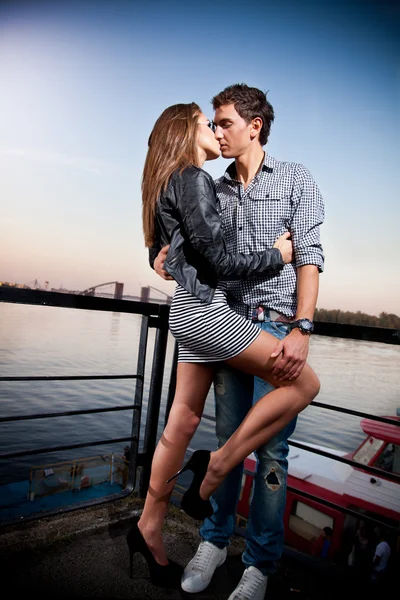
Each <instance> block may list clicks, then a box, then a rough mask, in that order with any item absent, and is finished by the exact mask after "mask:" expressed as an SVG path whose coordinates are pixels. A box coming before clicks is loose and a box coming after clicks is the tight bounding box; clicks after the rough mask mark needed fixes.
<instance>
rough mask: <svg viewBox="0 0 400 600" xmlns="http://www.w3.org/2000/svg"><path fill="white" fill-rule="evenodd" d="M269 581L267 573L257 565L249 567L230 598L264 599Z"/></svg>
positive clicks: (239, 599)
mask: <svg viewBox="0 0 400 600" xmlns="http://www.w3.org/2000/svg"><path fill="white" fill-rule="evenodd" d="M267 581H268V577H267V575H263V574H262V573H261V571H259V570H258V569H257V568H256V567H247V569H245V570H244V573H243V575H242V579H241V580H240V581H239V583H238V585H237V587H236V589H235V590H234V591H233V592H232V594H231V595H230V596H229V598H228V600H264V596H265V590H266V589H267Z"/></svg>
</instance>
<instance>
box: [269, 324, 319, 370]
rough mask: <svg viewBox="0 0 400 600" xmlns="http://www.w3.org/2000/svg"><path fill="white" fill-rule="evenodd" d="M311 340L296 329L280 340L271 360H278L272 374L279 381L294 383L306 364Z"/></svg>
mask: <svg viewBox="0 0 400 600" xmlns="http://www.w3.org/2000/svg"><path fill="white" fill-rule="evenodd" d="M309 342H310V338H309V336H308V335H305V334H303V333H301V331H299V330H298V329H294V330H293V331H291V332H290V333H289V335H287V336H286V337H285V338H284V339H283V340H280V341H279V342H278V343H277V345H276V348H275V350H274V352H273V353H272V354H271V358H277V360H276V361H275V365H274V367H273V369H272V371H271V374H272V375H273V377H274V378H275V379H277V380H278V381H283V380H289V381H294V380H295V379H297V377H298V376H299V375H300V373H301V371H302V370H303V367H304V365H305V364H306V360H307V356H308V348H309Z"/></svg>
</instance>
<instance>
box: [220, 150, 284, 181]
mask: <svg viewBox="0 0 400 600" xmlns="http://www.w3.org/2000/svg"><path fill="white" fill-rule="evenodd" d="M275 162H276V161H275V159H274V158H272V156H269V154H267V153H265V155H264V161H263V165H262V167H261V171H264V172H265V173H272V172H273V170H274V166H275ZM235 177H236V167H235V162H232V163H231V164H230V165H229V167H228V168H227V169H226V171H225V173H224V179H225V181H227V182H233V181H236V179H235Z"/></svg>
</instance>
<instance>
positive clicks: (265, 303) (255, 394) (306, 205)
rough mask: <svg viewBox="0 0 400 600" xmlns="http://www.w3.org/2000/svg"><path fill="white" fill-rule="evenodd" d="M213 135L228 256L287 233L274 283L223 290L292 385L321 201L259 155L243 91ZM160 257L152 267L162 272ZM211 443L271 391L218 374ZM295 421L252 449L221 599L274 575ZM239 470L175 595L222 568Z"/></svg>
mask: <svg viewBox="0 0 400 600" xmlns="http://www.w3.org/2000/svg"><path fill="white" fill-rule="evenodd" d="M212 103H213V108H214V110H215V117H214V122H215V126H216V130H215V136H216V138H217V140H218V141H219V143H220V148H221V155H222V156H223V157H224V158H231V159H234V162H233V163H232V164H231V165H230V166H229V167H228V169H227V170H226V172H225V175H223V176H222V177H221V178H220V179H218V180H217V181H216V187H217V193H218V199H219V203H220V214H221V219H222V223H223V227H224V234H225V238H226V243H227V249H228V251H229V252H253V251H259V250H262V249H265V248H270V247H272V246H273V244H274V242H275V240H276V239H277V237H278V236H279V235H280V234H282V233H283V232H284V231H287V230H289V231H290V233H291V238H292V242H293V247H294V256H295V259H294V262H293V263H291V264H287V265H285V267H284V268H283V270H282V271H281V272H280V273H279V274H278V275H271V276H265V277H264V276H263V277H255V278H251V279H248V280H241V281H233V282H229V283H228V287H229V294H230V304H231V306H232V308H233V309H234V310H236V311H237V312H238V313H240V314H242V315H243V316H244V317H246V318H250V319H253V320H254V321H255V322H257V323H258V324H259V326H260V327H261V328H262V329H264V330H265V331H267V332H269V333H272V334H273V335H275V336H276V337H277V338H278V340H279V342H278V343H277V347H276V349H275V351H274V353H273V354H272V355H271V356H272V357H277V360H276V363H275V367H274V369H273V374H274V375H275V376H276V377H277V378H278V379H281V380H284V379H287V380H294V379H296V378H297V377H298V376H299V374H300V372H301V370H302V368H303V367H304V364H305V362H306V359H307V355H308V348H309V334H310V332H311V330H312V327H313V325H312V319H313V315H314V311H315V306H316V301H317V295H318V281H319V272H321V271H322V270H323V263H324V257H323V253H322V247H321V244H320V238H319V226H320V225H321V223H322V222H323V220H324V207H323V201H322V197H321V194H320V192H319V190H318V187H317V185H316V184H315V182H314V180H313V178H312V176H311V175H310V173H309V171H308V170H307V169H306V168H305V167H303V166H302V165H299V164H295V163H286V162H281V161H277V160H275V159H274V158H272V157H271V156H269V155H267V154H266V153H265V152H264V150H263V146H264V145H265V144H266V143H267V140H268V136H269V132H270V127H271V123H272V122H273V120H274V111H273V108H272V106H271V104H270V103H269V102H268V101H267V99H266V96H265V94H264V93H263V92H262V91H260V90H258V89H256V88H251V87H248V86H247V85H244V84H237V85H232V86H229V87H228V88H226V89H225V90H223V91H222V92H221V93H220V94H218V95H217V96H215V97H214V98H213V100H212ZM165 256H166V250H165V251H161V252H160V254H159V255H158V257H157V259H156V260H155V262H154V268H155V270H156V272H157V273H158V274H159V275H160V276H161V277H163V278H164V279H169V277H168V274H167V273H166V272H165V271H164V269H163V265H164V259H165ZM214 387H215V399H216V435H217V438H218V442H219V445H222V444H223V443H224V442H226V440H227V439H228V438H229V437H230V435H231V434H232V433H233V432H234V431H235V430H236V429H237V427H238V426H239V425H240V423H241V422H242V421H243V419H244V418H245V416H246V414H247V412H248V411H249V410H250V408H251V406H252V403H253V402H256V401H257V400H258V399H259V398H260V397H261V396H263V395H264V394H265V393H266V392H268V391H271V389H272V388H271V386H269V384H267V383H266V382H265V381H263V380H260V379H258V378H253V377H251V376H249V375H246V374H244V373H242V372H238V371H234V370H233V369H229V368H227V367H225V366H221V369H220V370H219V372H218V374H217V376H216V380H215V384H214ZM295 425H296V421H295V420H294V421H292V422H291V423H290V424H289V425H288V426H287V427H286V428H285V429H284V430H283V431H281V432H280V433H279V434H278V435H277V436H275V437H274V438H273V439H271V440H270V441H269V442H268V443H267V444H266V445H265V446H263V447H262V448H259V450H258V451H257V452H256V455H257V459H258V461H257V472H256V475H255V482H254V492H253V497H252V501H251V506H250V515H249V520H248V522H247V528H246V549H245V552H244V554H243V562H244V564H245V567H246V568H245V570H244V573H243V576H242V578H241V580H240V582H239V584H238V586H237V588H236V589H235V591H234V592H233V593H232V594H231V595H230V596H229V599H228V600H245V599H246V600H247V599H250V598H251V599H252V600H262V599H263V598H264V595H265V591H266V587H267V579H268V575H270V574H271V573H273V572H274V571H275V569H276V562H277V561H278V560H279V559H280V557H281V555H282V551H283V541H284V538H283V534H284V531H283V513H284V508H285V498H286V479H287V454H288V450H289V447H288V443H287V440H288V438H289V437H290V435H291V434H292V433H293V431H294V428H295ZM241 479H242V466H240V467H237V468H236V469H235V470H234V471H232V472H231V473H230V475H229V476H228V477H227V478H226V479H225V480H224V482H223V484H222V485H221V486H220V487H219V488H218V489H217V491H216V493H215V494H214V495H213V497H212V504H213V508H214V514H213V516H212V517H211V518H210V519H206V520H205V521H204V523H203V526H202V527H201V529H200V536H201V537H202V540H203V541H202V542H201V543H200V545H199V548H198V550H197V552H196V555H195V557H194V558H193V559H192V560H191V561H190V563H189V564H188V565H187V567H186V569H185V571H184V574H183V577H182V588H183V590H185V591H186V592H191V593H195V592H200V591H202V590H204V589H205V588H206V587H207V586H208V585H209V583H210V581H211V578H212V576H213V574H214V572H215V569H216V568H217V567H219V566H220V565H222V564H223V562H224V561H225V559H226V555H227V546H228V545H229V540H230V537H231V536H232V534H233V533H234V528H235V513H236V504H237V501H238V498H239V493H240V487H241Z"/></svg>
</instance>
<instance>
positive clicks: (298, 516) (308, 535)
mask: <svg viewBox="0 0 400 600" xmlns="http://www.w3.org/2000/svg"><path fill="white" fill-rule="evenodd" d="M334 524H335V521H334V519H333V518H332V517H330V516H329V515H327V514H326V513H324V512H321V511H320V510H317V509H316V508H313V507H311V506H308V504H305V503H304V502H299V501H297V502H294V503H293V507H292V514H291V515H290V518H289V529H291V530H292V531H293V532H294V533H297V535H299V536H300V537H302V538H304V539H306V540H308V541H310V542H311V541H314V540H316V539H317V538H318V537H319V536H320V535H321V532H322V530H323V528H324V527H331V528H332V529H334Z"/></svg>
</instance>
